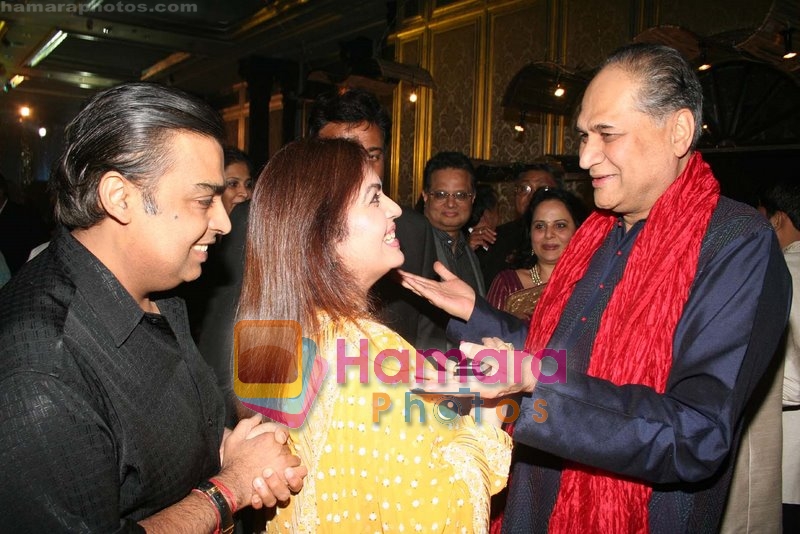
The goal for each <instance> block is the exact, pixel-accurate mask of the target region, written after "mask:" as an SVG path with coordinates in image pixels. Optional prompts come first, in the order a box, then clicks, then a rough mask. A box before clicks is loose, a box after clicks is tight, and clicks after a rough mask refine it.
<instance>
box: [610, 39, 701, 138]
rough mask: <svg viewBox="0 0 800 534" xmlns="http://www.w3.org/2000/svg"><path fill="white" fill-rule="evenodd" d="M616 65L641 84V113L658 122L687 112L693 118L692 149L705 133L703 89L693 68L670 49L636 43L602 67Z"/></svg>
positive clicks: (639, 95)
mask: <svg viewBox="0 0 800 534" xmlns="http://www.w3.org/2000/svg"><path fill="white" fill-rule="evenodd" d="M609 66H614V67H619V68H621V69H622V70H623V71H625V72H627V73H628V74H629V75H631V76H632V77H633V78H634V79H635V80H637V81H638V82H639V90H638V91H637V94H636V103H637V104H638V106H639V110H640V111H642V112H643V113H646V114H648V115H650V117H652V118H653V119H654V120H656V121H662V120H663V119H664V118H665V117H666V116H667V115H669V114H670V113H674V112H676V111H678V110H679V109H684V108H685V109H688V110H689V111H691V112H692V116H693V117H694V138H693V139H692V148H694V147H695V146H697V142H698V141H699V140H700V136H701V135H702V134H703V87H702V86H701V85H700V80H699V79H698V78H697V74H696V73H695V71H694V69H693V68H692V67H691V65H689V63H687V62H686V60H685V59H684V58H683V56H681V53H680V52H678V51H677V50H675V49H674V48H670V47H669V46H664V45H659V44H650V43H635V44H630V45H627V46H623V47H622V48H620V49H618V50H616V51H615V52H613V53H612V54H611V55H610V56H609V57H608V59H606V61H605V63H604V64H603V68H605V67H609Z"/></svg>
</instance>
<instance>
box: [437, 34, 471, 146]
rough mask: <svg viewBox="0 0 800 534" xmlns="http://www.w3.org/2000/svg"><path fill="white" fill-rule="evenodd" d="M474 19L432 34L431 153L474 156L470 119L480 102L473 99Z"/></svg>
mask: <svg viewBox="0 0 800 534" xmlns="http://www.w3.org/2000/svg"><path fill="white" fill-rule="evenodd" d="M478 22H479V21H477V20H472V21H468V22H467V23H466V24H465V25H459V26H456V27H453V28H448V27H443V28H436V29H434V30H433V31H432V36H431V41H432V43H431V49H432V54H433V57H432V62H431V66H430V69H429V70H430V71H431V74H432V75H433V77H434V79H436V80H437V82H436V83H437V90H436V91H435V92H434V93H433V97H432V99H431V102H432V111H431V132H430V136H431V145H430V146H431V148H430V154H431V155H433V154H436V153H437V152H441V151H443V150H454V151H457V152H463V153H464V154H467V155H473V154H475V147H474V146H473V143H472V135H473V131H474V130H473V128H472V126H473V120H474V118H475V116H476V114H477V113H478V109H477V106H479V105H481V102H480V101H479V100H478V99H477V98H476V94H475V93H476V85H478V84H477V78H478V77H479V73H478V50H477V49H478V46H479V42H478V36H479V33H480V28H479V27H478Z"/></svg>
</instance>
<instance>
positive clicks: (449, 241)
mask: <svg viewBox="0 0 800 534" xmlns="http://www.w3.org/2000/svg"><path fill="white" fill-rule="evenodd" d="M433 235H435V236H436V239H438V240H439V241H441V242H442V243H444V244H445V245H447V246H448V247H452V246H453V243H454V242H455V244H456V250H457V249H458V248H460V247H461V246H463V244H464V239H462V238H461V232H458V234H457V235H456V238H455V239H453V237H452V236H451V235H450V234H448V233H447V232H445V231H444V230H439V229H438V228H436V227H435V226H434V227H433Z"/></svg>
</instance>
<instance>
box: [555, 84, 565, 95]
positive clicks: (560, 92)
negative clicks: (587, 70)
mask: <svg viewBox="0 0 800 534" xmlns="http://www.w3.org/2000/svg"><path fill="white" fill-rule="evenodd" d="M564 93H566V91H564V88H563V87H561V84H558V85H557V86H556V90H555V91H553V94H554V95H555V96H557V97H559V98H561V97H562V96H564Z"/></svg>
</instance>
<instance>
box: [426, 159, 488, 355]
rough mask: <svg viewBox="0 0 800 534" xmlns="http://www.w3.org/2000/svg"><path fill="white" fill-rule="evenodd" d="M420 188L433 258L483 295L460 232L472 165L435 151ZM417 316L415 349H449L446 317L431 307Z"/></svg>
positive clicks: (472, 184)
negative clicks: (428, 225) (434, 254)
mask: <svg viewBox="0 0 800 534" xmlns="http://www.w3.org/2000/svg"><path fill="white" fill-rule="evenodd" d="M422 188H423V191H422V199H423V201H424V203H425V208H424V214H425V218H426V219H428V222H429V223H430V225H431V230H432V233H433V238H434V239H433V242H434V244H435V246H436V259H438V260H439V261H440V262H442V263H443V264H445V265H446V266H447V268H448V269H450V270H451V271H452V272H454V273H458V276H459V278H461V279H462V280H464V281H465V282H467V283H468V284H469V285H470V286H471V287H472V288H473V289H474V290H475V292H476V293H478V294H480V295H485V294H486V291H485V286H484V283H483V273H482V272H481V267H480V262H479V261H478V257H477V256H476V255H475V252H473V250H472V248H470V246H469V242H468V240H467V237H466V234H465V233H464V232H463V231H462V230H463V228H464V226H466V224H467V223H468V222H469V218H470V215H471V214H472V204H473V202H475V188H476V179H475V169H474V167H473V166H472V163H471V162H470V160H469V158H467V156H465V155H464V154H462V153H460V152H439V153H438V154H436V155H435V156H433V157H432V158H431V159H429V160H428V162H427V163H426V164H425V171H424V174H423V179H422ZM421 315H422V316H421V317H420V322H419V325H418V338H417V343H418V345H417V348H423V349H428V348H437V349H440V350H447V349H450V348H452V347H453V345H452V343H451V342H450V341H448V340H447V337H446V335H445V328H446V326H447V321H448V319H449V317H448V316H447V315H446V314H443V313H442V312H441V310H438V309H436V308H433V307H430V308H429V309H427V310H424V311H423V313H422V314H421ZM419 343H421V344H422V346H420V345H419Z"/></svg>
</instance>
